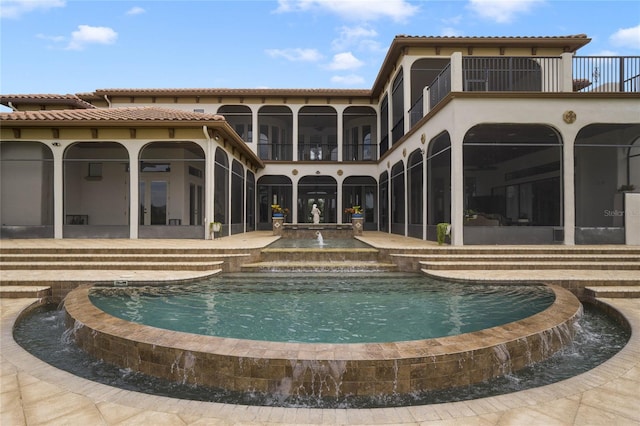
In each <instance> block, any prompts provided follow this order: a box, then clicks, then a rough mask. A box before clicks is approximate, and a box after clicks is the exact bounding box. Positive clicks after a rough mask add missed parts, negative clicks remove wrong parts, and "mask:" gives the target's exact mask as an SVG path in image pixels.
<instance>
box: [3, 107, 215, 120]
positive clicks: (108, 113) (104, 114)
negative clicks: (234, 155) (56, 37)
mask: <svg viewBox="0 0 640 426" xmlns="http://www.w3.org/2000/svg"><path fill="white" fill-rule="evenodd" d="M0 120H1V121H4V122H7V123H8V122H16V121H20V122H50V121H55V122H56V124H61V123H64V122H74V123H77V122H80V123H86V122H107V121H108V122H131V121H144V122H150V121H151V122H158V121H162V122H176V121H180V122H192V121H199V122H209V121H225V118H224V117H223V116H221V115H218V114H202V113H197V112H189V111H182V110H175V109H169V108H159V107H126V108H94V109H67V110H50V111H16V112H9V113H0Z"/></svg>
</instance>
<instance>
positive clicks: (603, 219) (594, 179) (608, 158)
mask: <svg viewBox="0 0 640 426" xmlns="http://www.w3.org/2000/svg"><path fill="white" fill-rule="evenodd" d="M574 151H575V200H576V232H575V238H576V244H624V243H625V214H626V206H625V201H624V199H625V196H624V194H625V192H627V191H638V189H639V188H640V125H638V124H593V125H590V126H587V127H585V128H583V129H581V130H580V131H579V132H578V135H577V137H576V142H575V147H574Z"/></svg>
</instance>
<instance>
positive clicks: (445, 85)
mask: <svg viewBox="0 0 640 426" xmlns="http://www.w3.org/2000/svg"><path fill="white" fill-rule="evenodd" d="M449 92H451V64H447V66H446V67H444V69H443V70H442V71H441V72H440V74H438V76H437V77H436V78H435V79H434V80H433V82H432V83H431V85H430V86H429V108H433V107H434V106H436V105H437V104H438V102H440V101H441V100H442V99H443V98H444V97H445V96H447V94H448V93H449Z"/></svg>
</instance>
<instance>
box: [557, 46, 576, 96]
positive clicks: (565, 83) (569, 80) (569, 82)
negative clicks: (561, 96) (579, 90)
mask: <svg viewBox="0 0 640 426" xmlns="http://www.w3.org/2000/svg"><path fill="white" fill-rule="evenodd" d="M560 57H561V58H562V66H561V67H560V69H561V76H560V79H561V81H560V91H562V92H573V54H572V53H568V52H565V53H563V54H562V55H560Z"/></svg>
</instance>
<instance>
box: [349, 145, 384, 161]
mask: <svg viewBox="0 0 640 426" xmlns="http://www.w3.org/2000/svg"><path fill="white" fill-rule="evenodd" d="M376 150H377V146H376V145H373V144H370V143H369V144H363V143H359V144H348V145H344V146H343V147H342V159H343V161H374V160H377V159H378V158H377V157H378V156H377V152H376Z"/></svg>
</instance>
